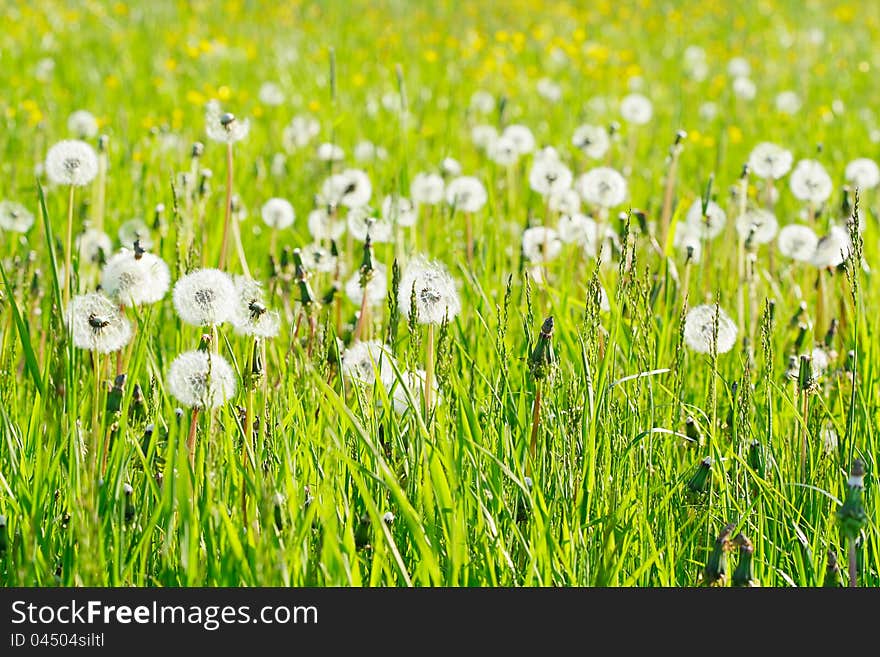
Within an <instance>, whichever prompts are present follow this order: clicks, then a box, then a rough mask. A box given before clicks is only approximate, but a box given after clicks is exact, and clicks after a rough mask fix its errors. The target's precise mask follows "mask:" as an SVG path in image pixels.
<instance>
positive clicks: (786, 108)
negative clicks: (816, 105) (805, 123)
mask: <svg viewBox="0 0 880 657" xmlns="http://www.w3.org/2000/svg"><path fill="white" fill-rule="evenodd" d="M800 108H801V99H800V97H799V96H798V95H797V94H796V93H795V92H794V91H783V92H780V93H779V94H777V96H776V109H777V110H779V111H780V112H782V113H783V114H796V113H797V111H798V110H799V109H800Z"/></svg>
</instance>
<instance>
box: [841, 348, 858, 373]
mask: <svg viewBox="0 0 880 657" xmlns="http://www.w3.org/2000/svg"><path fill="white" fill-rule="evenodd" d="M855 368H856V352H855V350H853V349H850V350H849V351H847V352H846V361H845V362H844V364H843V369H844V371H845V372H849V373H852V372H854V371H855Z"/></svg>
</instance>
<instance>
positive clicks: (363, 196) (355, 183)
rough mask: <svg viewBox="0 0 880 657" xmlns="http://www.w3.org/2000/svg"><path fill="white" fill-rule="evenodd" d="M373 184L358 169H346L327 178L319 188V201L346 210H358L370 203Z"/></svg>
mask: <svg viewBox="0 0 880 657" xmlns="http://www.w3.org/2000/svg"><path fill="white" fill-rule="evenodd" d="M372 195H373V184H372V183H371V182H370V177H369V176H368V175H367V174H366V173H365V172H364V171H361V170H360V169H346V170H345V171H342V172H341V173H336V174H333V175H332V176H330V177H329V178H327V179H326V180H325V181H324V184H323V185H322V186H321V200H322V201H323V202H324V203H333V204H335V205H337V206H339V205H341V206H344V207H346V208H359V207H361V206H364V205H366V204H367V203H369V202H370V197H371V196H372Z"/></svg>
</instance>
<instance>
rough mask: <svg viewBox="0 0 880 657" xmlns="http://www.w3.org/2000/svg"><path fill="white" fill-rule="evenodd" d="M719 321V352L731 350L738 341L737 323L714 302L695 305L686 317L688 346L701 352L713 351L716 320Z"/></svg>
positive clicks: (717, 341)
mask: <svg viewBox="0 0 880 657" xmlns="http://www.w3.org/2000/svg"><path fill="white" fill-rule="evenodd" d="M716 311H717V321H718V334H717V340H716V341H715V344H716V350H717V353H719V354H723V353H726V352H728V351H730V350H731V349H732V348H733V345H734V344H735V343H736V324H735V323H734V321H733V320H732V319H731V318H730V316H729V315H728V314H727V313H726V312H724V309H723V308H721V307H720V306H715V305H714V304H706V305H702V306H694V307H693V308H691V309H690V310H689V311H688V313H687V315H686V316H685V318H684V341H685V344H687V346H688V347H689V348H690V349H692V350H693V351H696V352H697V353H700V354H708V353H710V352H711V351H712V343H713V337H714V336H715V321H716Z"/></svg>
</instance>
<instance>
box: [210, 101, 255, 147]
mask: <svg viewBox="0 0 880 657" xmlns="http://www.w3.org/2000/svg"><path fill="white" fill-rule="evenodd" d="M250 129H251V124H250V121H248V120H247V119H239V118H236V117H235V115H233V114H230V113H228V112H223V110H222V109H221V108H220V103H218V102H217V101H216V100H212V101H210V102H209V103H208V104H207V106H206V108H205V133H206V134H207V135H208V139H210V140H211V141H218V142H220V143H221V144H234V143H235V142H237V141H241V140H242V139H244V138H245V137H247V136H248V132H249V131H250Z"/></svg>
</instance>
